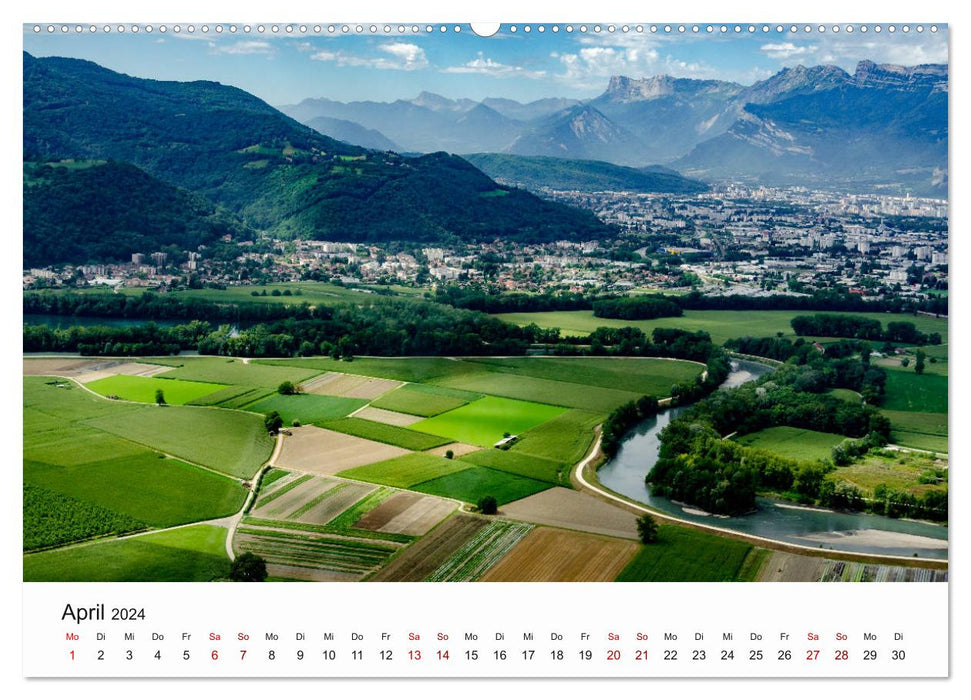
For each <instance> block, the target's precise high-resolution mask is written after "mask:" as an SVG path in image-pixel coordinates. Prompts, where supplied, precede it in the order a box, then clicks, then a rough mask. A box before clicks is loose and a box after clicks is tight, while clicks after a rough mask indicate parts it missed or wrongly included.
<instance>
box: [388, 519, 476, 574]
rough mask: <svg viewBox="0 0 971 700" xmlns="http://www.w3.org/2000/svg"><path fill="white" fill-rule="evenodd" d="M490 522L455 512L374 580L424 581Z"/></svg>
mask: <svg viewBox="0 0 971 700" xmlns="http://www.w3.org/2000/svg"><path fill="white" fill-rule="evenodd" d="M488 523H489V521H488V520H486V519H484V518H478V517H475V516H473V515H465V514H463V513H460V514H457V515H453V516H452V517H451V518H449V519H448V520H446V521H445V522H444V523H442V524H441V525H439V526H438V527H437V528H436V529H435V530H434V531H433V532H432V533H431V534H429V535H426V536H425V537H424V538H423V539H421V540H419V541H418V542H417V543H416V544H413V545H411V546H410V547H409V548H408V549H407V550H405V551H404V552H403V553H402V554H401V555H400V556H398V558H397V559H395V560H394V561H392V562H391V564H389V565H388V566H386V567H385V568H384V569H382V570H381V571H379V572H378V573H377V575H376V576H375V577H374V578H373V579H371V580H372V581H421V580H423V579H424V578H425V577H426V576H428V575H429V574H430V573H432V572H433V571H435V570H436V569H437V568H438V567H439V566H441V565H442V564H443V563H444V562H445V560H446V559H448V558H449V557H450V556H452V554H453V553H454V552H455V550H457V549H458V548H459V547H461V546H462V545H463V544H465V543H466V542H468V541H469V540H470V539H472V538H473V537H474V536H475V534H476V533H477V532H479V530H481V529H482V528H484V527H485V526H486V525H487V524H488Z"/></svg>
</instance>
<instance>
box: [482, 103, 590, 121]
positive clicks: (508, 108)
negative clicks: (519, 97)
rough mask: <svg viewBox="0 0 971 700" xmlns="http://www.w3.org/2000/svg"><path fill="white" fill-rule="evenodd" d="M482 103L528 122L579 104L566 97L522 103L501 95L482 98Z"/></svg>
mask: <svg viewBox="0 0 971 700" xmlns="http://www.w3.org/2000/svg"><path fill="white" fill-rule="evenodd" d="M482 104H484V105H485V106H486V107H491V108H492V109H494V110H496V111H497V112H499V114H501V115H503V116H504V117H509V118H510V119H516V120H518V121H521V122H529V121H534V120H536V119H542V118H543V117H548V116H550V115H551V114H554V113H556V112H562V111H563V110H564V109H569V108H570V107H573V106H575V105H578V104H580V100H573V99H570V98H568V97H547V98H544V99H541V100H534V101H533V102H527V103H526V104H523V103H522V102H516V100H507V99H505V98H502V97H487V98H485V99H484V100H482Z"/></svg>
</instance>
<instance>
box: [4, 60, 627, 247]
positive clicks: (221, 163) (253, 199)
mask: <svg viewBox="0 0 971 700" xmlns="http://www.w3.org/2000/svg"><path fill="white" fill-rule="evenodd" d="M23 82H24V112H23V114H24V137H23V160H24V162H25V164H27V163H44V162H54V163H62V162H63V161H68V163H69V162H70V161H85V162H87V161H110V162H112V163H113V164H127V165H130V166H133V168H134V169H135V170H125V173H126V175H127V176H128V178H129V179H130V180H131V181H132V182H137V183H138V187H139V188H144V186H145V183H146V180H145V177H147V178H152V179H154V180H157V181H158V182H159V183H160V185H159V186H160V188H161V187H164V188H177V189H178V190H179V191H180V192H181V194H175V193H173V192H171V191H169V190H168V189H166V193H167V194H166V201H168V202H171V203H173V206H176V208H181V209H183V210H184V211H185V216H186V220H185V221H180V222H178V226H179V227H180V230H183V231H186V230H187V231H190V232H192V235H188V236H182V235H174V234H172V232H171V231H170V232H168V233H165V232H164V231H163V232H160V231H159V230H158V227H153V226H151V225H150V224H149V222H144V223H143V224H141V225H140V228H139V227H135V223H136V222H134V221H132V220H131V219H130V218H129V219H127V220H125V221H118V220H112V219H111V218H110V217H87V218H81V219H79V225H78V226H74V227H71V228H70V229H69V230H66V231H65V234H64V235H65V236H69V237H72V240H65V241H62V242H61V244H60V245H59V246H55V247H51V248H47V249H44V250H48V251H49V252H47V253H43V254H39V255H38V254H35V251H28V252H26V253H25V260H27V259H29V260H30V261H31V263H32V264H49V263H56V262H66V261H74V260H77V259H78V258H79V257H83V254H84V250H85V248H86V247H87V248H90V246H86V242H87V243H90V241H91V240H93V239H94V238H98V239H99V240H101V241H102V247H101V249H102V250H105V249H107V250H112V245H113V243H117V244H118V248H117V251H118V252H123V250H124V249H125V246H129V247H130V242H131V241H133V240H137V241H138V245H139V246H140V247H143V248H144V249H143V251H142V252H150V251H149V250H148V248H151V247H155V248H157V247H159V246H161V245H164V244H166V243H170V242H177V241H180V240H191V241H197V240H204V239H206V238H207V237H208V236H209V234H208V233H206V232H208V231H210V230H211V227H209V226H207V225H206V222H205V221H202V220H199V219H206V218H208V217H211V216H212V215H213V213H214V212H216V210H217V208H218V212H219V213H220V217H223V216H228V217H230V218H231V219H233V220H234V221H235V224H234V226H235V227H236V228H238V229H239V230H247V229H254V230H258V231H259V230H262V231H267V232H270V233H272V234H274V235H276V236H280V237H296V236H300V237H313V238H318V239H322V240H335V239H336V240H342V241H360V242H380V241H387V240H405V241H437V242H442V241H449V240H466V241H491V240H495V239H497V238H498V239H508V240H523V241H542V240H558V239H564V238H566V239H575V240H576V239H579V240H589V239H592V238H599V237H603V236H606V235H609V234H610V228H609V227H607V226H606V225H604V224H603V223H601V222H600V221H599V220H598V219H597V218H596V217H595V216H594V215H593V214H591V213H589V212H586V211H581V210H579V209H574V208H571V207H567V206H564V205H561V204H556V203H553V202H549V201H546V200H543V199H540V198H538V197H536V196H534V195H533V194H530V193H528V192H526V191H524V190H520V189H516V188H512V187H508V186H503V185H499V184H497V183H496V182H495V181H493V180H492V179H490V178H489V177H488V176H486V175H485V174H483V173H482V172H481V171H479V170H478V169H476V168H475V167H474V166H472V165H471V164H469V163H468V162H467V161H465V160H462V159H461V158H459V157H457V156H452V155H449V154H447V153H442V152H433V153H430V154H427V155H420V156H416V157H405V156H402V155H399V154H397V153H392V152H384V151H374V150H368V149H365V148H361V147H359V146H355V145H350V144H348V143H345V142H342V141H339V140H336V139H334V138H330V137H328V136H325V135H322V134H321V133H319V132H318V131H315V130H314V129H312V128H310V127H307V126H305V125H303V124H300V123H299V122H297V121H295V120H293V119H291V118H290V117H288V116H286V115H284V114H283V113H281V112H279V111H278V110H276V109H274V108H273V107H271V106H270V105H268V104H266V103H265V102H263V101H262V100H260V99H258V98H257V97H255V96H253V95H251V94H249V93H247V92H245V91H243V90H240V89H238V88H234V87H230V86H226V85H221V84H219V83H214V82H209V81H196V82H173V81H156V80H147V79H141V78H135V77H131V76H127V75H123V74H120V73H116V72H114V71H111V70H108V69H106V68H103V67H101V66H98V65H97V64H94V63H91V62H89V61H84V60H78V59H69V58H35V57H33V56H31V55H30V54H27V53H25V54H24V57H23ZM416 109H418V107H417V106H416ZM482 109H483V110H487V109H488V108H486V107H483V108H482ZM490 111H491V110H490ZM487 116H488V115H487ZM331 126H332V124H328V127H327V128H330V127H331ZM342 128H343V129H345V131H344V132H343V133H344V135H345V136H346V135H347V134H349V133H356V134H360V133H361V132H360V131H357V128H356V126H354V125H350V126H347V125H343V126H342ZM365 135H367V136H368V137H369V138H376V137H375V136H374V135H370V134H366V132H365ZM113 167H114V166H113ZM28 170H29V169H28V168H26V167H25V184H27V180H28ZM30 172H31V173H33V172H34V171H33V170H30ZM68 175H69V176H64V175H63V174H61V173H56V172H55V173H50V172H44V173H42V174H38V175H36V176H35V175H33V174H31V175H30V177H33V178H34V179H35V180H37V182H35V183H33V184H35V185H36V186H37V187H38V188H45V187H46V188H47V189H46V190H43V189H34V190H32V193H33V194H36V193H38V192H42V191H46V193H47V194H48V195H49V196H60V195H64V196H66V197H71V198H74V199H77V198H78V193H77V190H78V188H79V187H81V186H83V183H84V182H85V181H90V182H101V181H104V177H103V175H104V170H102V169H95V170H93V171H92V172H91V173H86V174H78V173H69V174H68ZM143 175H144V177H142V176H143ZM86 178H87V180H86ZM52 185H56V186H52ZM180 197H183V198H185V199H184V201H185V202H188V201H192V202H196V203H197V204H198V202H200V201H202V202H203V203H202V204H198V206H191V207H190V206H182V205H180V204H179V201H180V199H179V198H180ZM199 198H201V200H200V199H199ZM34 203H35V202H34V198H33V197H25V213H27V212H28V210H29V212H30V213H31V214H35V213H36V212H35V209H34ZM89 204H90V202H89ZM129 205H130V201H129V200H127V199H126V196H125V190H124V188H117V187H115V188H107V189H105V190H104V191H103V192H101V193H100V194H99V198H98V199H97V201H96V206H98V207H121V208H125V207H128V206H129ZM51 206H52V208H54V209H56V210H58V211H61V210H62V209H61V208H59V207H60V204H57V205H56V206H55V205H53V204H52V205H51ZM92 206H94V205H92ZM170 209H171V208H170ZM170 213H171V212H170V211H169V212H167V213H166V216H169V214H170ZM85 221H87V222H89V223H88V224H86V225H85V224H84V222H85ZM34 223H39V224H42V225H43V226H47V224H48V223H49V222H48V220H45V219H44V218H43V217H40V216H31V217H30V218H28V217H27V216H25V232H24V240H25V245H26V244H27V243H30V242H33V241H35V240H37V234H38V231H37V230H33V229H31V228H30V226H32V225H34ZM101 226H107V227H108V228H107V229H105V228H99V227H101ZM133 227H135V228H136V230H134V231H133V230H132V228H133ZM46 232H47V229H46V228H45V229H43V230H41V231H40V232H39V233H40V234H42V235H46ZM163 234H164V235H163ZM65 251H67V252H65ZM95 257H97V256H93V257H92V259H94V258H95Z"/></svg>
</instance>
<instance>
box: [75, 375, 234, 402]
mask: <svg viewBox="0 0 971 700" xmlns="http://www.w3.org/2000/svg"><path fill="white" fill-rule="evenodd" d="M85 386H87V387H88V388H89V389H91V391H95V392H97V393H99V394H101V395H102V396H117V397H118V398H120V399H125V400H126V401H140V402H142V403H155V391H156V390H158V389H161V390H162V391H163V392H165V403H167V404H171V405H173V406H181V405H183V404H187V403H189V402H190V401H194V400H196V399H198V398H200V397H202V396H205V395H206V394H211V393H213V392H214V391H219V390H221V389H225V388H226V387H225V386H224V385H223V384H210V383H207V382H186V381H182V380H180V379H162V378H160V377H129V376H126V375H123V374H116V375H115V376H113V377H105V378H104V379H98V380H96V381H93V382H88V383H87V384H86V385H85Z"/></svg>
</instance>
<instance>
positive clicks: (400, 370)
mask: <svg viewBox="0 0 971 700" xmlns="http://www.w3.org/2000/svg"><path fill="white" fill-rule="evenodd" d="M250 364H256V365H257V366H263V367H290V368H293V367H297V368H301V369H304V370H308V371H312V372H313V373H314V374H320V373H321V372H350V373H353V374H359V375H361V376H364V377H378V378H380V379H396V380H398V381H400V382H425V381H428V380H429V379H433V378H435V377H445V376H449V375H453V374H465V373H467V372H469V371H470V368H469V367H468V365H467V364H466V363H464V362H461V361H458V360H450V359H448V358H446V357H390V358H377V357H357V358H355V359H354V361H353V362H346V361H344V360H332V359H331V358H329V357H312V358H305V359H298V358H294V359H286V360H254V361H253V362H251V363H250Z"/></svg>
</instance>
